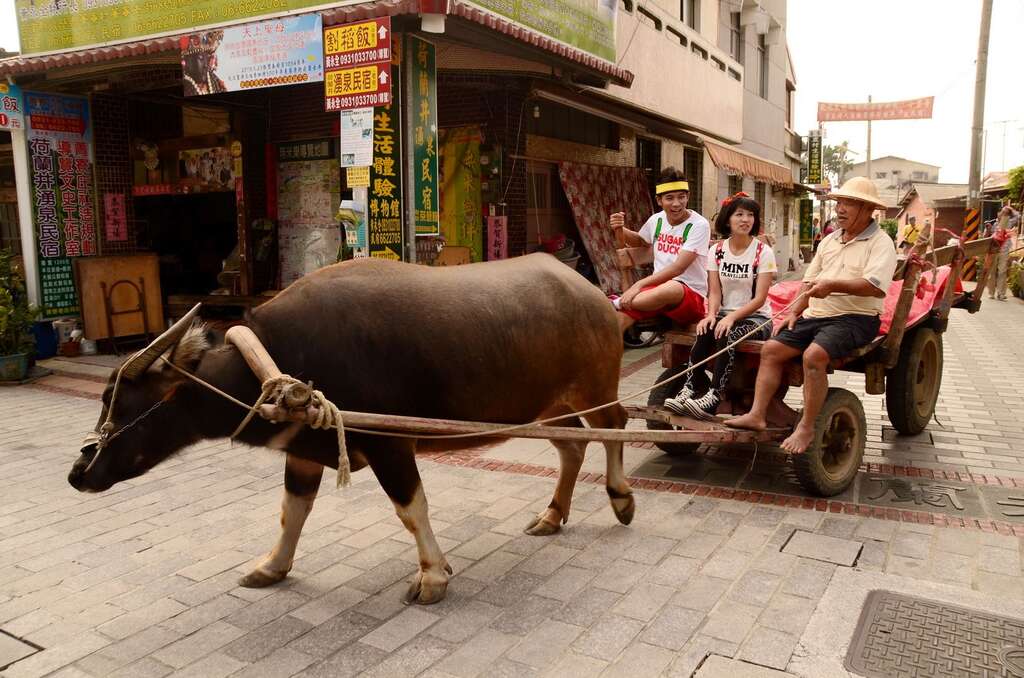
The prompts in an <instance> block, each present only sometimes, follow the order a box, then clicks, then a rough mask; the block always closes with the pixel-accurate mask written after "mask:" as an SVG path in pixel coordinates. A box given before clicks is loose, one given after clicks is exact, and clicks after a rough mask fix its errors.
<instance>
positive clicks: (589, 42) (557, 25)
mask: <svg viewBox="0 0 1024 678" xmlns="http://www.w3.org/2000/svg"><path fill="white" fill-rule="evenodd" d="M466 4H472V5H477V6H479V7H483V8H484V9H486V10H490V11H492V12H495V13H497V14H500V15H502V16H504V17H506V18H508V19H511V20H512V21H513V22H515V23H516V24H519V25H523V26H527V27H528V28H531V29H533V30H535V31H537V32H538V33H542V34H543V35H546V36H548V37H549V38H554V39H555V40H557V41H559V42H563V43H565V44H567V45H571V46H572V47H575V48H577V49H580V50H583V51H584V52H587V53H589V54H592V55H594V56H596V57H598V58H600V59H604V60H605V61H612V62H614V61H615V13H616V9H617V7H618V2H617V0H517V1H516V2H509V1H508V0H473V2H471V3H470V2H467V3H466Z"/></svg>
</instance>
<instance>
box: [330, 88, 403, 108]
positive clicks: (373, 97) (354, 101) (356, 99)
mask: <svg viewBox="0 0 1024 678" xmlns="http://www.w3.org/2000/svg"><path fill="white" fill-rule="evenodd" d="M390 103H391V92H374V93H373V94H351V95H349V96H344V97H327V110H328V111H342V110H348V109H350V108H369V107H370V106H387V105H388V104H390Z"/></svg>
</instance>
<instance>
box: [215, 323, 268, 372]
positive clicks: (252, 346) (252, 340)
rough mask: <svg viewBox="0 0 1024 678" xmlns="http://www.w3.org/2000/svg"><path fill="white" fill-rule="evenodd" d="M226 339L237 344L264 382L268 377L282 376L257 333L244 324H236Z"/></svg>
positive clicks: (246, 360) (228, 332) (250, 365)
mask: <svg viewBox="0 0 1024 678" xmlns="http://www.w3.org/2000/svg"><path fill="white" fill-rule="evenodd" d="M224 341H226V342H227V343H229V344H232V345H234V346H235V348H237V349H238V352H239V353H241V354H242V357H243V358H245V362H246V364H247V365H249V369H251V370H252V372H253V374H255V375H256V378H257V379H259V382H260V383H261V384H262V383H263V382H265V381H266V380H267V379H273V378H274V377H280V376H281V370H280V369H279V368H278V367H277V363H275V362H274V359H273V358H271V357H270V354H269V353H267V349H265V348H264V347H263V344H262V343H261V342H260V340H259V338H258V337H257V336H256V333H255V332H253V331H252V330H251V329H249V328H248V327H246V326H244V325H235V326H234V327H232V328H231V329H229V330H228V331H227V333H226V334H225V335H224Z"/></svg>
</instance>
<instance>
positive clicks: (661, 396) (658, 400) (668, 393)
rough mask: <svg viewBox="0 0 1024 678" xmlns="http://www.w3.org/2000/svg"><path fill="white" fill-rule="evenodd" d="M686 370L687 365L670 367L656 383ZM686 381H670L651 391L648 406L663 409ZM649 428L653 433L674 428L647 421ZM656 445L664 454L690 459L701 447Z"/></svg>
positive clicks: (674, 444) (689, 444) (692, 445)
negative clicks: (666, 401)
mask: <svg viewBox="0 0 1024 678" xmlns="http://www.w3.org/2000/svg"><path fill="white" fill-rule="evenodd" d="M685 369H686V365H685V364H683V365H677V366H676V367H670V368H668V369H667V370H665V371H664V372H662V373H661V374H660V375H658V378H657V380H656V381H655V383H657V382H658V381H663V380H665V379H668V378H669V377H671V376H673V375H676V374H679V373H680V372H682V371H683V370H685ZM684 380H685V377H682V378H680V379H676V380H675V381H670V382H669V383H667V384H663V385H661V386H659V387H658V388H656V389H653V390H651V392H650V393H649V394H648V395H647V404H648V405H649V406H651V407H661V406H662V405H664V403H665V400H667V399H668V398H673V397H675V395H676V394H677V393H679V389H681V388H682V387H683V381H684ZM647 428H648V429H649V430H651V431H670V430H672V427H671V426H669V425H668V424H666V423H664V422H661V421H653V420H651V419H648V420H647ZM655 445H657V446H658V449H660V450H661V451H662V452H664V453H665V454H667V455H669V456H670V457H688V456H690V455H692V454H694V453H695V452H696V451H697V448H699V447H700V443H655Z"/></svg>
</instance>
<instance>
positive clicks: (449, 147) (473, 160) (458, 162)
mask: <svg viewBox="0 0 1024 678" xmlns="http://www.w3.org/2000/svg"><path fill="white" fill-rule="evenodd" d="M480 138H481V135H480V128H479V127H476V126H469V127H453V128H450V129H444V130H441V136H440V141H441V165H442V167H441V235H442V236H443V237H444V240H445V242H446V243H447V244H449V245H455V246H458V247H468V248H469V249H470V254H471V259H472V260H473V261H483V260H484V236H483V228H481V223H482V221H483V216H482V208H481V202H480Z"/></svg>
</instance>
